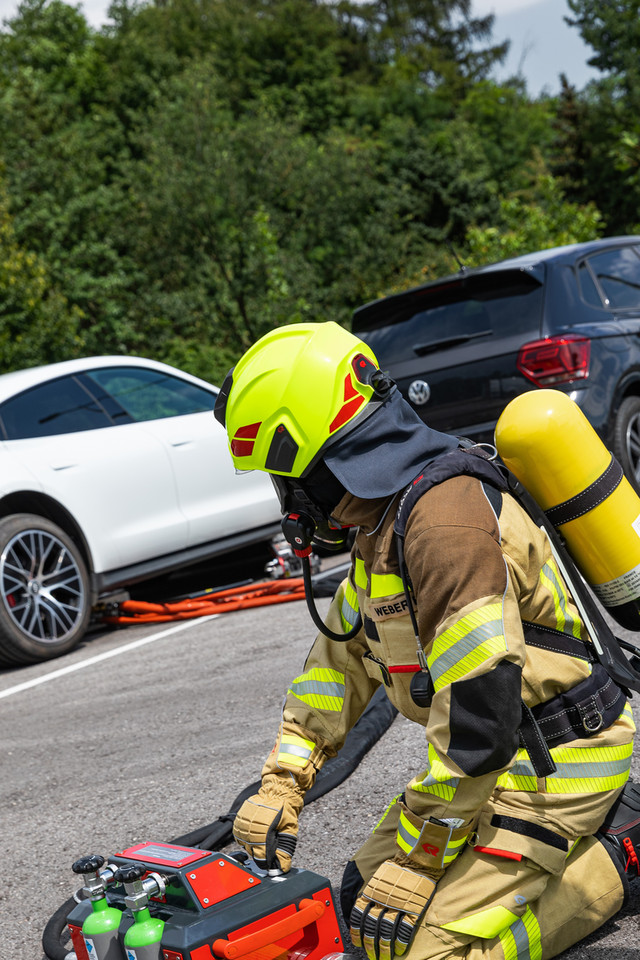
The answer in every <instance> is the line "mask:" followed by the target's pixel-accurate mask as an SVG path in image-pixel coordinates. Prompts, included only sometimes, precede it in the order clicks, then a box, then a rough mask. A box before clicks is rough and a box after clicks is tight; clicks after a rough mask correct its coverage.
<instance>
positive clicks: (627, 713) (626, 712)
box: [618, 700, 636, 731]
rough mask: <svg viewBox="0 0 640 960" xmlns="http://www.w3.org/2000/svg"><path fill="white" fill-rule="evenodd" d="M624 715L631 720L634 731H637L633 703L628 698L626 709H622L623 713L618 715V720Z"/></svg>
mask: <svg viewBox="0 0 640 960" xmlns="http://www.w3.org/2000/svg"><path fill="white" fill-rule="evenodd" d="M622 717H625V718H626V719H627V720H629V721H630V723H631V729H632V730H633V731H635V729H636V724H635V720H634V719H633V710H632V709H631V703H630V701H629V700H627V702H626V703H625V705H624V710H623V711H622V713H621V714H620V716H619V717H618V720H620V719H621V718H622Z"/></svg>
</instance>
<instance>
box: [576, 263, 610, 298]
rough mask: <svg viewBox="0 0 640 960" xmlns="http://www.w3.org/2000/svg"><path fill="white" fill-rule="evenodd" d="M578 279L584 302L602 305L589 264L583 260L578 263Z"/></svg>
mask: <svg viewBox="0 0 640 960" xmlns="http://www.w3.org/2000/svg"><path fill="white" fill-rule="evenodd" d="M578 279H579V281H580V292H581V294H582V299H583V300H584V301H585V303H589V304H591V306H592V307H600V309H602V307H603V306H604V304H603V302H602V297H601V296H600V294H599V292H598V288H597V287H596V284H595V280H594V279H593V276H592V274H591V270H590V269H589V264H588V263H587V262H586V261H585V262H583V263H581V264H580V266H579V267H578Z"/></svg>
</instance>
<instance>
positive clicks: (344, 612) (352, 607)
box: [340, 580, 360, 633]
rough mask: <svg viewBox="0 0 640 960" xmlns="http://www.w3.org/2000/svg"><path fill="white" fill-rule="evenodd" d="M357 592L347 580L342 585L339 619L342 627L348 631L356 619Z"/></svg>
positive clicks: (357, 609) (357, 608)
mask: <svg viewBox="0 0 640 960" xmlns="http://www.w3.org/2000/svg"><path fill="white" fill-rule="evenodd" d="M359 609H360V608H359V606H358V594H357V593H356V591H355V590H354V589H353V587H352V586H351V583H350V581H349V580H347V582H346V583H345V585H344V596H343V598H342V606H341V608H340V619H341V621H342V629H343V630H344V631H345V633H346V632H347V631H349V630H350V629H351V627H353V626H354V624H355V622H356V620H357V619H358V611H359Z"/></svg>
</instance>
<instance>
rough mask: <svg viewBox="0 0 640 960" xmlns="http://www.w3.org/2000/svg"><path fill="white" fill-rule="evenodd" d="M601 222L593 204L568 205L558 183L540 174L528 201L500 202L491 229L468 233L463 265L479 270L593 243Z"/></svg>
mask: <svg viewBox="0 0 640 960" xmlns="http://www.w3.org/2000/svg"><path fill="white" fill-rule="evenodd" d="M601 220H602V217H601V214H600V212H599V211H598V209H597V208H596V207H595V206H594V204H592V203H589V204H586V205H584V206H578V205H577V204H574V203H568V202H567V201H566V200H565V199H564V198H563V195H562V191H561V189H560V187H559V184H558V182H557V181H556V180H554V179H553V177H551V176H549V175H548V174H543V175H542V176H541V177H540V178H539V180H538V182H537V184H536V189H535V191H534V193H533V196H532V197H531V199H529V200H528V201H527V200H525V199H522V198H520V197H518V196H511V197H509V198H506V199H504V200H502V202H501V204H500V216H499V219H498V223H497V224H496V225H495V226H490V227H476V226H474V227H471V228H470V229H469V231H468V233H467V245H466V251H465V256H464V260H465V264H466V265H467V266H479V265H480V264H483V263H492V262H495V261H497V260H504V259H506V258H508V257H517V256H520V255H521V254H524V253H529V252H530V251H532V250H544V249H548V248H550V247H560V246H564V245H565V244H569V243H581V242H583V241H585V240H595V239H596V238H597V237H599V236H600V235H601Z"/></svg>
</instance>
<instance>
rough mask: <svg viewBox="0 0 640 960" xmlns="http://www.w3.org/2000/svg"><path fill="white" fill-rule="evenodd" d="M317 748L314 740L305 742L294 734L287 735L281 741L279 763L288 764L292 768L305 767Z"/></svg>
mask: <svg viewBox="0 0 640 960" xmlns="http://www.w3.org/2000/svg"><path fill="white" fill-rule="evenodd" d="M315 746H316V745H315V743H314V742H313V740H305V739H304V738H303V737H296V736H295V735H294V734H285V735H284V736H283V737H282V739H281V740H280V748H279V750H278V763H286V764H288V766H290V767H304V765H305V764H306V763H307V761H308V759H309V757H310V756H311V754H312V753H313V751H314V749H315Z"/></svg>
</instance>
